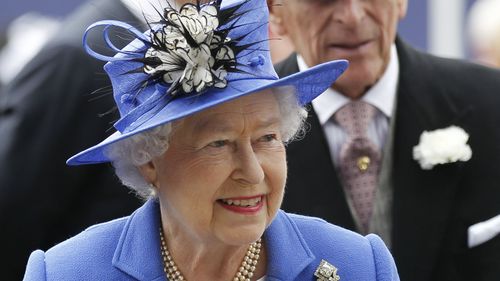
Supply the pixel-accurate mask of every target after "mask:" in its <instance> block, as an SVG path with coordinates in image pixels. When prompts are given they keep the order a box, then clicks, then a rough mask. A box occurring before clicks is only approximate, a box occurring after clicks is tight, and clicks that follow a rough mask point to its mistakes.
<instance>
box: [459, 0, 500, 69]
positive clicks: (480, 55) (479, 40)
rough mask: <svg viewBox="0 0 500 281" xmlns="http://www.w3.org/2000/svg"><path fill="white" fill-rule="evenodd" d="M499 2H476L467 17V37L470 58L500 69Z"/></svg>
mask: <svg viewBox="0 0 500 281" xmlns="http://www.w3.org/2000/svg"><path fill="white" fill-rule="evenodd" d="M499 15H500V0H476V1H474V2H473V4H472V6H471V9H470V11H469V15H468V22H467V35H468V37H467V38H468V43H469V47H470V50H471V53H472V58H473V59H475V60H476V61H477V62H479V63H482V64H485V65H488V66H491V67H497V68H498V67H500V16H499Z"/></svg>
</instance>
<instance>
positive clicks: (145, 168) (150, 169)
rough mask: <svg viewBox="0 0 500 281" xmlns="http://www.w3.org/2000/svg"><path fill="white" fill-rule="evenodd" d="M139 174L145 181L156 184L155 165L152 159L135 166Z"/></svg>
mask: <svg viewBox="0 0 500 281" xmlns="http://www.w3.org/2000/svg"><path fill="white" fill-rule="evenodd" d="M137 169H138V170H139V172H140V173H141V175H142V176H143V177H144V179H145V180H146V182H148V183H150V184H152V185H154V186H158V185H157V180H158V173H157V172H156V165H155V163H154V162H153V160H151V161H149V162H147V163H146V164H142V165H140V166H138V167H137Z"/></svg>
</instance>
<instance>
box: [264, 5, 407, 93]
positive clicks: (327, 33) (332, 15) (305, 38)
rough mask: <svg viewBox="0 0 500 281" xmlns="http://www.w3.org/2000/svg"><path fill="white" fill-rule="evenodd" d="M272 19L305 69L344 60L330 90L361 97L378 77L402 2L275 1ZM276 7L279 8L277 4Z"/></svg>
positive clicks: (393, 33)
mask: <svg viewBox="0 0 500 281" xmlns="http://www.w3.org/2000/svg"><path fill="white" fill-rule="evenodd" d="M274 1H275V2H273V4H279V3H281V4H282V6H273V7H272V8H271V9H272V16H273V19H276V20H277V23H278V24H279V25H280V31H281V33H282V34H281V35H286V36H289V37H290V39H291V40H292V41H293V43H294V45H295V49H296V51H297V52H298V53H299V54H300V55H302V57H303V58H304V60H305V62H306V64H307V65H308V66H314V65H317V64H320V63H323V62H327V61H331V60H335V59H347V60H349V62H350V66H349V68H348V69H347V71H346V72H345V73H344V74H343V75H342V76H341V77H340V79H339V80H338V81H337V82H335V85H334V88H335V89H338V90H339V91H340V92H341V93H343V94H344V95H346V96H349V97H351V98H357V97H360V96H361V95H363V94H364V93H365V91H366V90H367V89H368V88H370V87H371V86H372V85H373V84H375V82H377V80H378V79H379V78H380V77H381V76H382V74H383V72H384V70H385V68H386V66H387V64H388V62H389V55H390V48H391V45H392V43H393V42H394V38H395V36H396V27H397V23H398V21H399V20H400V19H401V18H402V17H404V15H405V14H406V6H407V0H274ZM279 1H281V2H279Z"/></svg>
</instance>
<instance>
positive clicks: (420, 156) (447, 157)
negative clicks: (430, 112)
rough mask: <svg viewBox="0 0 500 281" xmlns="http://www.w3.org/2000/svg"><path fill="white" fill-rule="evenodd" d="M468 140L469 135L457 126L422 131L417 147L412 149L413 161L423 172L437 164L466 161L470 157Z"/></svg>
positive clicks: (470, 151)
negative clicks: (416, 162) (417, 163)
mask: <svg viewBox="0 0 500 281" xmlns="http://www.w3.org/2000/svg"><path fill="white" fill-rule="evenodd" d="M468 140H469V135H468V134H467V133H466V132H465V131H464V129H462V128H460V127H457V126H450V127H447V128H444V129H438V130H434V131H424V132H423V133H422V135H420V142H419V143H418V145H417V146H415V147H413V159H415V160H417V161H418V162H419V164H420V167H422V169H424V170H430V169H432V168H433V167H434V166H435V165H438V164H446V163H454V162H457V161H463V162H465V161H468V160H469V159H470V158H471V156H472V150H471V148H470V146H469V145H468V144H467V141H468Z"/></svg>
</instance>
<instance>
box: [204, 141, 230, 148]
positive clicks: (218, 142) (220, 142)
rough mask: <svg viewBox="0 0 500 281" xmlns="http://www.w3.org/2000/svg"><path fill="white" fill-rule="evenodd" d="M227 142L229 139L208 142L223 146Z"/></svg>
mask: <svg viewBox="0 0 500 281" xmlns="http://www.w3.org/2000/svg"><path fill="white" fill-rule="evenodd" d="M226 144H227V140H217V141H214V142H211V143H210V144H208V146H210V147H223V146H225V145H226Z"/></svg>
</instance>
